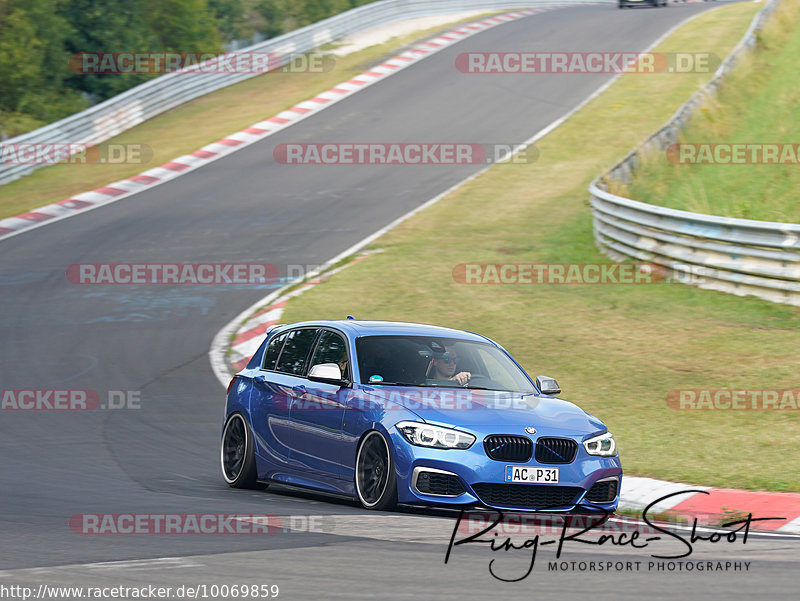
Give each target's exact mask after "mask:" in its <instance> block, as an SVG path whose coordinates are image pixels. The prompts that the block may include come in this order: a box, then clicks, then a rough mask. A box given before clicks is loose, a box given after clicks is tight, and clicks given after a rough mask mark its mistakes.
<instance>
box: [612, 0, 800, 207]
mask: <svg viewBox="0 0 800 601" xmlns="http://www.w3.org/2000/svg"><path fill="white" fill-rule="evenodd" d="M799 7H800V3H798V2H797V1H795V0H785V1H784V2H783V3H782V6H781V7H779V8H778V11H777V12H776V13H775V14H774V15H773V17H772V18H771V19H770V21H769V23H768V24H767V27H766V29H765V31H764V32H763V35H761V36H760V47H759V49H758V50H757V51H756V52H755V53H753V54H751V55H749V56H748V58H747V59H746V60H745V61H744V62H743V63H742V64H740V65H739V68H737V69H736V71H735V72H734V73H733V76H732V77H730V78H729V79H728V80H727V82H726V84H725V85H724V86H723V88H722V90H721V91H720V94H719V95H718V96H717V97H716V98H715V99H712V100H711V101H710V102H709V104H708V105H707V106H706V107H704V108H703V109H702V110H701V111H700V113H699V114H698V115H697V117H695V118H694V119H693V120H692V121H691V123H690V124H689V127H688V128H687V129H686V131H685V133H684V135H683V136H682V139H681V140H680V141H681V142H685V143H691V144H734V143H756V144H759V143H792V144H793V146H794V147H795V149H800V111H798V110H797V106H798V103H800V90H798V87H797V85H796V83H795V82H797V81H798V80H799V79H800V66H798V63H797V56H799V55H800V29H798V28H797V21H798V8H799ZM787 84H788V85H787ZM797 154H798V153H796V152H793V153H792V154H791V155H790V156H787V157H786V160H790V161H793V162H791V163H790V164H775V165H748V164H722V165H696V164H695V165H693V164H674V163H672V162H670V161H669V160H667V156H666V153H663V152H660V153H652V154H650V155H649V156H648V157H647V160H646V161H645V164H644V167H643V168H642V169H640V170H639V172H638V173H637V175H636V177H635V178H634V180H633V182H632V184H631V185H630V186H629V188H628V189H627V190H622V193H623V195H626V194H628V193H629V194H630V195H631V196H630V198H641V199H652V202H654V203H656V204H659V205H663V206H667V207H672V208H675V209H685V210H688V211H694V212H698V213H709V214H712V215H724V216H726V217H740V218H744V219H761V220H764V221H781V222H789V223H800V203H798V202H797V190H798V189H800V156H797Z"/></svg>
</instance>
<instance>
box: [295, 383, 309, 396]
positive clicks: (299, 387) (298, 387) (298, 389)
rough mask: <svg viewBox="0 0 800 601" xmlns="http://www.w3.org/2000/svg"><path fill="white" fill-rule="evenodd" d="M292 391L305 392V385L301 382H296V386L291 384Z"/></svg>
mask: <svg viewBox="0 0 800 601" xmlns="http://www.w3.org/2000/svg"><path fill="white" fill-rule="evenodd" d="M292 392H297V393H298V394H305V392H306V387H305V386H303V385H302V384H298V385H297V386H292Z"/></svg>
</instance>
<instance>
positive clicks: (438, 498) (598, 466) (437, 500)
mask: <svg viewBox="0 0 800 601" xmlns="http://www.w3.org/2000/svg"><path fill="white" fill-rule="evenodd" d="M392 438H393V441H394V443H395V445H394V448H395V469H396V472H397V490H398V501H399V502H400V503H406V504H412V505H439V506H443V505H450V506H464V505H482V506H486V507H490V508H494V509H501V510H506V511H546V512H550V511H552V512H579V513H589V512H602V511H607V512H613V511H614V510H615V509H616V507H617V504H618V503H619V491H620V488H621V484H622V466H621V464H620V460H619V455H618V454H617V455H616V456H614V457H597V456H593V455H589V454H588V453H586V451H585V450H584V448H583V445H580V444H579V448H578V453H577V455H576V457H575V459H574V460H573V461H572V462H571V463H566V464H558V465H555V464H552V465H551V464H547V465H545V464H540V463H538V462H537V461H536V460H535V459H533V458H531V459H530V460H529V461H526V462H525V463H514V462H506V461H496V460H493V459H490V458H489V457H488V456H487V455H486V452H485V451H484V449H483V445H482V442H481V440H477V441H476V442H475V444H473V445H472V446H471V447H470V448H469V449H465V450H460V449H433V448H427V447H420V446H414V445H412V444H410V443H409V442H408V441H406V440H405V438H404V437H403V436H402V435H400V434H399V433H392ZM576 440H577V439H576ZM507 465H519V466H523V467H558V468H559V482H558V484H519V483H515V484H510V483H507V482H506V481H505V468H506V466H507ZM428 471H433V472H435V473H440V474H453V475H454V476H456V477H457V478H458V480H459V482H460V483H461V486H462V487H463V492H462V493H461V494H456V495H453V494H431V493H429V492H422V491H421V490H420V489H423V490H425V489H426V488H428V487H425V486H420V483H419V477H420V474H421V473H423V472H428ZM612 479H616V480H617V484H616V495H615V496H614V498H613V500H612V501H609V502H590V501H589V500H588V499H587V498H586V497H587V493H588V491H589V490H590V489H591V488H592V486H593V485H594V484H595V483H597V482H598V481H601V480H612ZM487 485H489V486H487ZM508 486H513V487H539V489H538V490H535V491H534V490H533V489H527V488H526V489H520V488H516V489H514V490H513V491H512V490H510V489H508V490H506V489H505V487H508ZM542 487H545V488H546V487H569V489H571V490H566V489H563V490H554V489H552V488H550V489H549V490H546V489H545V488H542ZM437 492H440V493H441V492H449V493H452V492H453V489H452V488H451V489H449V490H445V489H443V488H441V487H439V488H438V490H437ZM508 493H511V494H508ZM518 493H522V494H518ZM526 493H528V494H526ZM554 499H558V500H557V501H555V502H554Z"/></svg>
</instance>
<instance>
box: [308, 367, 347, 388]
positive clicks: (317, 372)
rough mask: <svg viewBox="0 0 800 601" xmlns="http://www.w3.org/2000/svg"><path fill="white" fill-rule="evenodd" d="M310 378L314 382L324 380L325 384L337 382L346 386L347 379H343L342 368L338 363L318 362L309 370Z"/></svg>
mask: <svg viewBox="0 0 800 601" xmlns="http://www.w3.org/2000/svg"><path fill="white" fill-rule="evenodd" d="M308 379H309V380H311V381H312V382H323V383H325V384H337V385H339V386H346V385H347V384H349V382H348V381H347V380H343V379H342V370H340V369H339V366H338V365H337V364H336V363H317V364H316V365H314V366H313V367H312V368H311V370H310V371H309V372H308Z"/></svg>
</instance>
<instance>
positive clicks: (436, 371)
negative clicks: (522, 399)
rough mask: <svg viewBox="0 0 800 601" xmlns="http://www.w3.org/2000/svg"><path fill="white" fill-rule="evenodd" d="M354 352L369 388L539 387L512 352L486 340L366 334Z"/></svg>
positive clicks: (512, 389)
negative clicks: (507, 352) (510, 355)
mask: <svg viewBox="0 0 800 601" xmlns="http://www.w3.org/2000/svg"><path fill="white" fill-rule="evenodd" d="M356 354H357V355H358V371H359V374H360V380H361V383H362V384H368V385H370V386H425V387H431V388H436V387H441V388H454V387H457V388H470V389H473V390H500V391H505V392H522V393H526V394H528V393H532V392H534V391H535V390H534V388H533V385H532V384H531V382H530V380H529V379H528V378H527V376H526V375H525V373H524V372H523V371H522V370H521V369H520V368H519V367H517V365H516V364H515V363H514V362H513V361H512V360H511V359H510V358H509V357H508V355H506V354H505V353H504V352H503V351H502V350H500V349H499V348H497V347H496V346H494V345H491V344H489V343H485V342H474V341H469V340H459V339H457V338H441V337H432V336H363V337H360V338H358V339H357V340H356Z"/></svg>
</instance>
